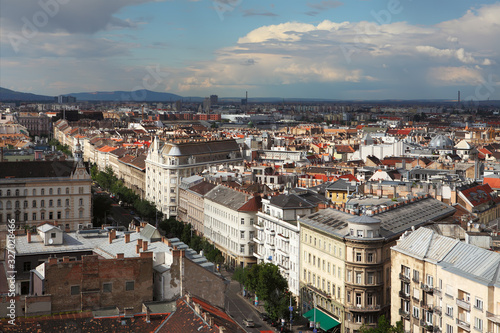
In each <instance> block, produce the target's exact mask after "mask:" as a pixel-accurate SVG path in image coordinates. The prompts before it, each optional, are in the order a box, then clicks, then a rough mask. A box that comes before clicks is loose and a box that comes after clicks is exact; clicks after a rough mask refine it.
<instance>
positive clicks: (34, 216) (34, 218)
mask: <svg viewBox="0 0 500 333" xmlns="http://www.w3.org/2000/svg"><path fill="white" fill-rule="evenodd" d="M32 217H33V221H36V213H33V216H32Z"/></svg>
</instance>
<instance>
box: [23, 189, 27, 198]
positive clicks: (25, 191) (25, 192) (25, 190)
mask: <svg viewBox="0 0 500 333" xmlns="http://www.w3.org/2000/svg"><path fill="white" fill-rule="evenodd" d="M23 192H24V196H25V197H26V196H28V190H27V189H24V191H23Z"/></svg>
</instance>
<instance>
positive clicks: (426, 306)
mask: <svg viewBox="0 0 500 333" xmlns="http://www.w3.org/2000/svg"><path fill="white" fill-rule="evenodd" d="M421 306H422V309H424V310H427V311H429V312H433V311H434V304H426V303H425V302H424V301H422V302H421Z"/></svg>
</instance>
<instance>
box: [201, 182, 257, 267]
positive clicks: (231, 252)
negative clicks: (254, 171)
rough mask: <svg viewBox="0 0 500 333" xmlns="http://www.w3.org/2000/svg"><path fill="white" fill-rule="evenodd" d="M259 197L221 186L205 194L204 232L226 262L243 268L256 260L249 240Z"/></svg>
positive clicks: (252, 231) (251, 235) (251, 236)
mask: <svg viewBox="0 0 500 333" xmlns="http://www.w3.org/2000/svg"><path fill="white" fill-rule="evenodd" d="M259 199H260V197H254V196H253V195H252V194H250V193H248V192H243V191H239V190H236V189H233V188H230V187H226V186H223V185H218V186H217V187H214V188H213V189H212V190H211V191H210V192H208V193H207V194H206V195H205V200H204V205H205V207H204V211H205V221H204V228H205V230H204V234H205V237H206V238H207V239H208V240H209V241H211V242H212V243H213V244H214V245H215V246H216V247H217V248H218V249H219V250H221V252H222V254H223V256H224V259H225V263H226V264H227V265H230V266H232V267H236V266H239V267H246V266H248V265H252V264H254V263H256V258H255V257H254V256H253V253H254V251H255V250H254V242H253V239H254V237H255V226H254V223H255V221H256V219H257V212H258V211H259V209H260V200H259Z"/></svg>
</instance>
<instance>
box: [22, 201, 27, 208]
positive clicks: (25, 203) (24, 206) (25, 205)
mask: <svg viewBox="0 0 500 333" xmlns="http://www.w3.org/2000/svg"><path fill="white" fill-rule="evenodd" d="M23 208H28V200H24V202H23Z"/></svg>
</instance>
